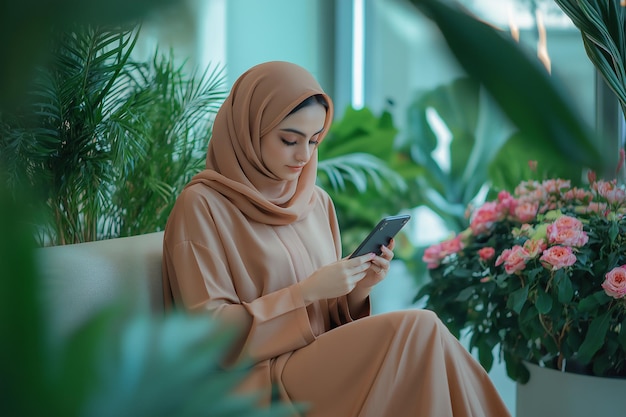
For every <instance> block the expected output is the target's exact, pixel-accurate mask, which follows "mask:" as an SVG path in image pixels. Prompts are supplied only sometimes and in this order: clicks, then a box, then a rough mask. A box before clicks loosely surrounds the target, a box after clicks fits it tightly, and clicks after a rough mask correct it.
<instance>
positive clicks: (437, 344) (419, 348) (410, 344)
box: [279, 309, 510, 417]
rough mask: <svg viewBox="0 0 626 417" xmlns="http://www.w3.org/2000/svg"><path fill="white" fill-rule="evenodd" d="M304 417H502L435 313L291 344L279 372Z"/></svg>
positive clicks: (392, 318)
mask: <svg viewBox="0 0 626 417" xmlns="http://www.w3.org/2000/svg"><path fill="white" fill-rule="evenodd" d="M279 378H280V383H281V385H282V388H283V390H284V391H283V392H286V394H287V395H288V396H289V400H290V401H291V402H294V403H300V404H304V405H305V407H307V412H306V413H305V415H306V416H307V417H447V416H454V417H508V416H510V413H509V411H508V410H507V408H506V406H505V404H504V403H503V401H502V399H501V398H500V396H499V394H498V392H497V391H496V389H495V387H494V386H493V384H492V382H491V380H490V378H489V376H488V375H487V373H486V372H485V370H484V369H483V368H482V366H481V365H480V364H479V363H478V362H477V361H476V360H475V359H474V357H472V356H471V355H470V354H469V352H468V351H467V350H466V349H465V348H464V347H463V345H461V344H460V343H459V341H458V340H457V339H456V338H455V337H454V336H453V335H452V334H451V333H450V332H449V331H448V329H447V328H446V327H445V325H444V324H443V323H442V322H441V321H440V320H439V319H438V317H437V316H436V314H435V313H433V312H431V311H428V310H418V309H415V310H403V311H397V312H392V313H385V314H379V315H373V316H369V317H365V318H362V319H359V320H356V321H354V322H351V323H348V324H345V325H342V326H340V327H338V328H336V329H333V330H331V331H329V332H326V333H324V334H322V335H320V336H318V337H317V339H316V340H315V341H314V342H312V343H310V344H309V345H307V346H305V347H303V348H301V349H298V350H296V351H295V352H294V353H293V354H292V355H291V356H290V357H289V359H288V361H287V362H286V364H285V366H284V368H283V370H282V373H281V375H280V376H279Z"/></svg>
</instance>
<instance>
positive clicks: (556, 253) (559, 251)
mask: <svg viewBox="0 0 626 417" xmlns="http://www.w3.org/2000/svg"><path fill="white" fill-rule="evenodd" d="M539 260H540V261H541V263H542V264H543V266H544V267H545V268H546V269H549V270H551V271H556V270H557V269H561V268H565V267H566V266H571V265H574V263H576V255H574V252H572V248H570V247H569V246H552V247H551V248H548V249H546V250H545V251H543V255H541V258H539Z"/></svg>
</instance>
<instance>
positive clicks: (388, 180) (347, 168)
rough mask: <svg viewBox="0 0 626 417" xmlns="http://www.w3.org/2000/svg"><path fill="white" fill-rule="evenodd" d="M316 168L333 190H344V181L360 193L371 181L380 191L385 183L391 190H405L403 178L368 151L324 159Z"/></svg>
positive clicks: (405, 185)
mask: <svg viewBox="0 0 626 417" xmlns="http://www.w3.org/2000/svg"><path fill="white" fill-rule="evenodd" d="M318 170H319V171H320V172H321V173H323V174H325V176H326V178H327V179H328V181H329V183H330V186H331V187H332V188H333V189H334V190H335V191H339V190H344V189H345V188H346V183H351V184H353V185H354V187H355V188H356V189H357V190H358V191H359V192H361V193H363V192H365V191H366V190H367V188H368V185H369V184H370V183H372V184H373V185H374V188H375V189H376V190H378V191H381V190H383V189H384V188H385V185H389V186H390V187H391V189H392V190H396V191H401V192H402V191H406V189H407V184H406V181H405V180H404V178H402V176H400V175H399V174H398V173H397V172H395V171H394V170H393V169H391V168H389V166H388V165H387V164H386V163H385V162H384V161H383V160H381V159H379V158H377V157H375V156H374V155H371V154H368V153H350V154H346V155H341V156H336V157H334V158H329V159H325V160H323V161H320V162H319V164H318Z"/></svg>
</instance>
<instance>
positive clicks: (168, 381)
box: [0, 171, 292, 417]
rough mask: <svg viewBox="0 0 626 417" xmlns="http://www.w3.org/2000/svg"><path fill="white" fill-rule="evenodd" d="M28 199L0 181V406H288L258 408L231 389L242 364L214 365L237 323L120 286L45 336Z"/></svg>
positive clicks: (218, 411) (114, 409)
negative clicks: (168, 306)
mask: <svg viewBox="0 0 626 417" xmlns="http://www.w3.org/2000/svg"><path fill="white" fill-rule="evenodd" d="M2 173H3V171H0V174H2ZM32 198H33V197H32V195H29V193H24V192H22V193H20V194H19V195H18V196H15V197H14V196H12V195H11V194H10V193H9V192H8V191H7V190H6V188H5V187H3V186H0V231H1V233H0V268H1V270H2V280H1V281H0V286H1V290H0V337H1V338H2V340H3V343H1V344H0V387H2V390H0V409H1V410H2V415H5V416H23V417H29V416H33V417H36V416H43V415H45V416H51V417H72V416H83V417H85V416H92V417H105V416H110V417H114V416H115V417H122V416H133V417H157V416H180V417H184V416H189V417H191V416H198V417H199V416H211V417H218V416H219V417H226V416H231V417H232V416H250V417H262V416H267V417H269V416H273V417H279V416H287V415H292V413H291V410H290V409H287V407H284V406H281V405H278V404H275V405H273V406H272V408H271V409H270V408H260V407H258V404H257V400H258V398H257V396H256V394H254V393H252V394H249V395H243V394H240V395H238V394H236V393H235V387H236V386H237V385H238V384H239V383H240V382H241V381H242V380H243V378H245V376H246V375H247V372H248V369H249V368H247V367H245V366H242V367H232V368H226V367H224V366H223V364H224V359H225V358H226V357H227V355H228V352H229V349H230V346H231V344H232V343H233V341H234V338H235V337H237V336H238V332H237V330H236V329H234V328H233V327H232V326H224V325H223V324H221V323H220V322H218V321H215V320H212V319H210V318H207V317H198V316H196V317H192V316H188V315H184V314H183V313H181V312H178V313H168V314H167V315H166V316H164V317H161V316H159V317H157V316H154V315H150V314H149V313H146V312H145V311H143V312H142V311H140V310H139V309H138V308H136V306H134V303H135V300H136V298H135V297H132V295H131V294H129V295H131V296H129V297H127V298H124V299H123V300H125V301H122V300H120V302H119V303H118V304H115V305H111V306H110V307H108V308H106V309H104V310H102V311H100V312H99V313H97V314H96V315H95V316H94V317H92V318H91V319H89V320H88V321H87V322H86V323H85V324H84V325H82V326H81V327H80V328H79V329H78V331H76V332H75V333H73V334H72V335H70V336H69V337H68V338H67V339H63V340H57V339H55V338H53V337H52V335H51V332H50V327H49V325H50V324H49V322H48V320H47V318H46V316H45V315H44V314H43V312H44V311H45V308H44V306H43V304H42V302H41V300H42V297H41V296H40V292H41V291H42V288H45V287H46V286H45V285H43V283H42V282H41V280H40V274H39V272H38V271H39V267H38V266H37V265H38V263H37V262H36V261H37V259H36V256H35V255H36V252H35V250H36V248H35V246H36V243H35V241H34V239H33V232H32V230H31V229H32V219H33V218H34V217H35V213H34V209H33V206H32V205H28V204H26V202H27V201H30V200H31V199H32ZM16 312H19V319H16ZM244 365H247V364H244Z"/></svg>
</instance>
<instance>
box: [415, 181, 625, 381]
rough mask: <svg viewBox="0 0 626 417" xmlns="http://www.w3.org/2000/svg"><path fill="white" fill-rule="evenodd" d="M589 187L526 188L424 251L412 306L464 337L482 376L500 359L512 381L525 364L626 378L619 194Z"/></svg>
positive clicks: (613, 188) (616, 189)
mask: <svg viewBox="0 0 626 417" xmlns="http://www.w3.org/2000/svg"><path fill="white" fill-rule="evenodd" d="M588 179H589V181H588V185H586V186H584V187H573V186H572V185H571V182H570V181H567V180H562V179H547V180H544V181H542V182H539V181H524V182H522V183H520V184H519V185H518V186H517V188H516V189H515V190H514V192H513V194H510V193H509V192H507V191H501V192H500V193H499V194H498V196H497V198H496V199H495V200H494V201H488V202H486V203H484V204H483V205H482V206H480V207H478V208H476V209H473V208H471V207H470V208H469V210H468V218H469V224H468V227H467V229H465V230H463V231H462V232H460V233H459V234H457V235H455V236H453V237H451V238H449V239H447V240H445V241H443V242H440V243H437V244H434V245H432V246H430V247H429V248H427V249H426V251H425V253H424V257H423V260H424V262H426V263H427V266H428V269H429V274H430V278H431V279H430V280H429V282H427V283H426V284H425V285H424V286H423V287H421V288H420V291H419V293H418V294H417V296H416V300H424V301H425V308H428V309H431V310H433V311H435V312H436V313H438V315H439V316H440V317H441V319H442V320H443V321H444V322H445V323H446V325H447V326H448V328H449V329H450V330H451V331H452V332H453V333H454V334H455V335H456V336H457V337H460V336H461V335H462V334H463V332H464V331H467V332H469V347H470V349H471V350H476V351H477V352H478V358H479V360H480V362H481V363H482V364H483V366H484V367H485V368H486V369H487V370H489V369H490V368H491V367H492V365H493V361H494V358H498V359H500V360H504V361H505V364H506V369H507V374H508V375H509V377H511V378H512V379H514V380H516V381H520V382H526V380H527V379H528V371H527V369H526V367H525V366H524V361H530V362H533V363H538V364H542V365H545V366H548V367H552V368H557V369H561V370H568V371H576V372H584V373H589V374H593V375H600V376H616V377H626V217H625V215H626V190H625V189H624V187H623V186H621V185H618V184H617V182H616V181H605V180H596V179H595V175H594V174H593V173H590V175H589V178H588Z"/></svg>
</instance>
